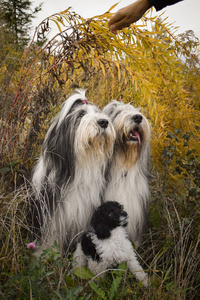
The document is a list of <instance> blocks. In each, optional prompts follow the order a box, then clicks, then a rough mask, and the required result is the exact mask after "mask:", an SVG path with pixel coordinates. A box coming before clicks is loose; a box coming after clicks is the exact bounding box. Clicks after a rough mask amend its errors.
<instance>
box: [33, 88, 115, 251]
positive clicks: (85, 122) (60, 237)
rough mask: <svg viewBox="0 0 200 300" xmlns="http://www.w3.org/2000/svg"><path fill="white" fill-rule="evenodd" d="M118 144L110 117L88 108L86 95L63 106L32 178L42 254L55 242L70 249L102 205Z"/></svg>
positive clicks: (79, 92) (79, 93)
mask: <svg viewBox="0 0 200 300" xmlns="http://www.w3.org/2000/svg"><path fill="white" fill-rule="evenodd" d="M114 140H115V131H114V128H113V126H112V124H111V122H110V119H109V117H108V116H106V115H105V114H103V113H102V112H100V111H99V109H98V108H97V107H96V106H94V105H92V104H91V103H90V104H89V103H88V101H87V100H86V97H85V91H84V90H77V91H76V92H75V93H74V94H72V95H71V96H70V97H69V98H68V99H67V100H66V101H65V103H64V105H63V108H62V110H61V111H60V113H59V114H58V115H57V117H56V118H55V120H54V122H53V123H52V125H51V126H50V128H49V130H48V132H47V135H46V138H45V141H44V143H43V146H42V153H41V155H40V158H39V160H38V163H37V165H36V167H35V170H34V173H33V178H32V181H33V188H34V192H35V199H36V200H35V201H34V203H33V219H34V227H35V229H36V231H37V234H38V235H39V236H40V240H41V244H42V245H41V247H40V251H39V253H40V252H41V251H42V249H43V248H46V247H47V246H50V245H52V243H53V242H54V240H57V241H58V243H59V245H61V247H62V248H66V247H68V246H69V245H70V243H71V242H72V240H73V239H74V238H75V237H76V236H77V235H78V234H79V233H80V232H81V231H82V230H84V229H85V228H86V227H87V225H88V224H89V222H90V220H91V216H92V213H93V211H94V209H95V208H96V207H98V206H99V205H100V203H101V197H102V191H103V189H104V186H105V171H106V167H107V162H108V159H109V158H110V157H111V155H112V152H113V144H114Z"/></svg>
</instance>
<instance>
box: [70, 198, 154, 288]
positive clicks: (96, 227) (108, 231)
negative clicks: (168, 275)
mask: <svg viewBox="0 0 200 300" xmlns="http://www.w3.org/2000/svg"><path fill="white" fill-rule="evenodd" d="M127 224H128V215H127V213H126V212H125V211H124V209H123V206H122V205H121V204H119V203H118V202H116V201H108V202H105V203H103V204H102V205H101V206H99V207H98V208H97V209H96V211H95V212H94V214H93V217H92V220H91V223H90V227H89V229H88V231H85V232H84V234H83V236H82V239H81V241H80V242H79V243H78V244H77V248H76V251H75V252H74V267H84V266H87V267H88V268H89V269H90V271H91V272H92V273H94V274H100V273H101V272H103V271H105V270H106V269H109V268H113V267H116V265H118V264H120V263H122V262H127V265H128V268H129V270H130V271H131V272H132V274H134V275H135V277H136V278H137V280H139V281H142V283H143V285H144V286H145V287H147V286H148V276H147V274H146V273H145V272H144V271H143V268H142V267H141V265H140V264H139V262H138V260H137V257H136V254H135V252H134V250H133V247H132V244H131V242H130V241H129V239H128V236H127V233H126V229H125V227H126V226H127Z"/></svg>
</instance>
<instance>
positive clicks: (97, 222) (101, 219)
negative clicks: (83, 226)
mask: <svg viewBox="0 0 200 300" xmlns="http://www.w3.org/2000/svg"><path fill="white" fill-rule="evenodd" d="M127 224H128V214H127V213H126V212H125V211H124V209H123V206H122V205H121V204H119V203H118V202H116V201H108V202H105V203H103V204H102V205H101V206H99V207H98V208H97V210H96V211H95V212H94V214H93V217H92V220H91V226H92V228H93V229H94V231H95V233H96V235H97V237H98V238H99V239H106V238H108V237H109V236H110V235H111V231H112V230H113V229H115V228H116V227H118V226H126V225H127Z"/></svg>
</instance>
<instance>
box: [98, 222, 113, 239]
mask: <svg viewBox="0 0 200 300" xmlns="http://www.w3.org/2000/svg"><path fill="white" fill-rule="evenodd" d="M95 233H96V235H97V237H98V239H100V240H104V239H108V238H109V237H110V236H111V229H110V228H109V227H108V226H107V225H106V224H105V223H101V224H97V226H96V227H95Z"/></svg>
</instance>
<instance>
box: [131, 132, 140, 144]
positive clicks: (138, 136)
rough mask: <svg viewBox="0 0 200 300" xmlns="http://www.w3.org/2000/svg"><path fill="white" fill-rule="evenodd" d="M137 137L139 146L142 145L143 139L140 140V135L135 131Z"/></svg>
mask: <svg viewBox="0 0 200 300" xmlns="http://www.w3.org/2000/svg"><path fill="white" fill-rule="evenodd" d="M133 134H134V135H135V136H137V138H138V144H139V146H140V145H141V138H140V135H139V133H138V132H137V131H134V133H133Z"/></svg>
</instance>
